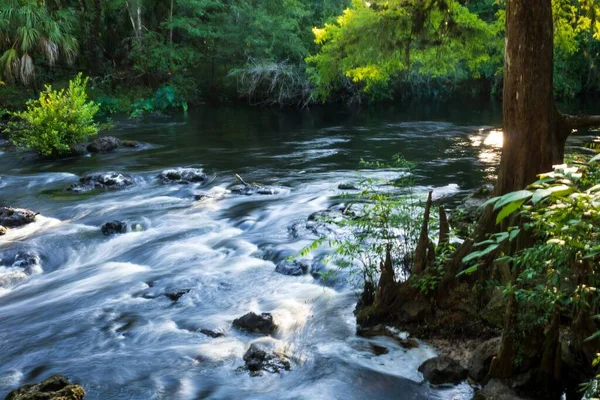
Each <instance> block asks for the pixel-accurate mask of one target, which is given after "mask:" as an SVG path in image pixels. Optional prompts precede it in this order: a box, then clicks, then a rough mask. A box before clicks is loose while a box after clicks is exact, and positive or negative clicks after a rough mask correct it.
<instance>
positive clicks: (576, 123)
mask: <svg viewBox="0 0 600 400" xmlns="http://www.w3.org/2000/svg"><path fill="white" fill-rule="evenodd" d="M563 118H564V120H565V122H566V124H567V126H568V127H569V129H571V130H572V129H583V128H591V127H594V126H600V115H563Z"/></svg>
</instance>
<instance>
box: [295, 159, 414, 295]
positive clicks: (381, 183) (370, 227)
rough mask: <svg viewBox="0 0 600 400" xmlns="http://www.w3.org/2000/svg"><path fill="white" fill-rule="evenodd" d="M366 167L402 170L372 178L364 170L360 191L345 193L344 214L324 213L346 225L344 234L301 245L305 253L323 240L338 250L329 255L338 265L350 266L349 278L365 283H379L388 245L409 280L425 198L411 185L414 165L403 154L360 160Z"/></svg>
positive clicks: (401, 276)
mask: <svg viewBox="0 0 600 400" xmlns="http://www.w3.org/2000/svg"><path fill="white" fill-rule="evenodd" d="M360 165H361V167H362V168H363V169H369V170H375V171H376V170H392V171H394V172H397V173H398V174H399V177H398V178H397V179H394V180H391V181H390V180H386V179H381V178H368V177H365V176H364V173H363V174H361V175H360V183H359V185H358V188H359V189H360V192H359V193H358V194H356V195H349V194H346V195H344V197H345V198H347V199H348V200H349V202H350V205H348V206H346V208H345V210H344V212H343V214H344V218H342V219H336V220H335V221H334V220H331V219H323V220H322V222H327V223H333V224H335V225H337V226H339V227H340V228H342V232H344V233H343V234H341V235H340V236H341V237H322V238H319V239H317V240H316V241H314V242H313V243H312V244H311V245H310V246H308V247H307V248H305V249H304V250H303V251H302V254H303V255H307V254H308V253H310V252H311V251H313V250H315V249H316V248H318V247H320V246H322V245H329V246H331V247H332V248H333V249H334V251H333V254H332V255H331V256H330V257H329V261H332V262H333V263H334V264H335V265H337V266H338V267H339V268H341V269H343V270H347V271H348V272H349V275H350V278H351V279H352V280H355V281H357V282H355V283H359V284H360V285H361V286H362V285H375V283H376V282H375V280H376V279H377V276H378V275H379V263H380V261H381V260H382V259H383V258H384V257H385V254H386V252H387V251H388V250H389V251H390V254H391V256H392V259H393V260H394V266H395V270H396V271H395V272H396V276H397V277H398V278H399V279H400V280H406V279H407V278H408V276H409V275H410V272H411V269H412V266H413V263H414V259H413V256H412V253H413V251H414V249H415V248H416V245H417V241H418V239H419V232H420V227H421V224H422V219H423V215H422V202H421V199H420V198H419V196H417V195H416V193H415V192H414V191H413V187H414V178H413V174H412V168H413V167H414V165H413V164H412V163H410V162H409V161H407V160H406V159H404V158H403V157H402V156H399V155H398V156H395V157H394V158H393V160H392V162H391V163H381V162H366V161H361V163H360Z"/></svg>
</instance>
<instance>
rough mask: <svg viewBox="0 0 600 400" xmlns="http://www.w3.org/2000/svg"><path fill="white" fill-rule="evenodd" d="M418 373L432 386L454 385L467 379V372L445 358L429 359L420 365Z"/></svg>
mask: <svg viewBox="0 0 600 400" xmlns="http://www.w3.org/2000/svg"><path fill="white" fill-rule="evenodd" d="M419 372H421V373H422V374H423V377H425V379H426V380H427V381H429V383H431V384H432V385H443V384H447V383H451V384H456V383H460V382H462V381H464V380H465V379H466V378H467V370H466V369H465V368H464V367H463V366H462V365H460V363H459V362H458V361H456V360H453V359H452V358H450V357H447V356H440V357H434V358H430V359H429V360H427V361H425V362H424V363H423V364H421V366H420V367H419Z"/></svg>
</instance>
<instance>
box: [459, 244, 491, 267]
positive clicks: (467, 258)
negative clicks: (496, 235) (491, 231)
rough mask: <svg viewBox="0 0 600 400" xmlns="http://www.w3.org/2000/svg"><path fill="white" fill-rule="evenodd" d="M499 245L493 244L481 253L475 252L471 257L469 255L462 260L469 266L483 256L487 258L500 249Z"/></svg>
mask: <svg viewBox="0 0 600 400" xmlns="http://www.w3.org/2000/svg"><path fill="white" fill-rule="evenodd" d="M498 246H499V244H498V243H496V244H492V245H491V246H488V247H486V248H485V249H484V250H481V251H475V252H473V253H471V254H469V255H467V256H466V257H465V258H463V259H462V262H463V263H465V264H468V263H469V262H471V261H473V260H476V259H478V258H481V257H483V256H486V255H488V254H490V253H491V252H492V251H494V250H496V249H497V248H498Z"/></svg>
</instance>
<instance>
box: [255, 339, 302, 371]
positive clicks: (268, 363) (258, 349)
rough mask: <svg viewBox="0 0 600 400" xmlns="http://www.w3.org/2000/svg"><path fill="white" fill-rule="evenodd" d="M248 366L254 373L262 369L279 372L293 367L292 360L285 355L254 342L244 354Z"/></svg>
mask: <svg viewBox="0 0 600 400" xmlns="http://www.w3.org/2000/svg"><path fill="white" fill-rule="evenodd" d="M244 362H245V363H246V368H247V369H248V370H249V371H250V372H251V373H253V374H254V375H260V372H261V371H266V372H271V373H279V372H280V371H282V370H285V371H289V370H290V369H291V365H290V362H289V361H288V360H287V359H286V358H285V357H283V356H281V355H279V354H276V353H275V352H272V351H269V350H267V349H265V348H263V347H262V346H261V345H260V344H257V343H253V344H251V345H250V348H249V349H248V350H247V351H246V354H244Z"/></svg>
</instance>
